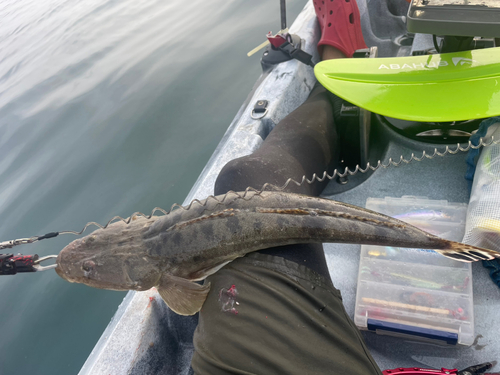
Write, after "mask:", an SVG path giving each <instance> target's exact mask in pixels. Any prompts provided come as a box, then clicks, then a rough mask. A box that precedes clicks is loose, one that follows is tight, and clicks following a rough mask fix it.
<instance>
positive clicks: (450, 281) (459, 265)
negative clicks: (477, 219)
mask: <svg viewBox="0 0 500 375" xmlns="http://www.w3.org/2000/svg"><path fill="white" fill-rule="evenodd" d="M366 208H368V209H371V210H374V211H377V212H381V213H383V214H386V215H388V216H392V217H395V218H398V219H400V220H403V221H405V222H408V223H410V224H412V225H414V226H416V227H419V228H420V229H423V230H425V231H427V232H429V233H432V234H434V235H437V236H439V237H442V238H446V239H448V240H453V241H461V240H462V238H463V235H464V231H465V218H466V214H467V204H464V203H448V202H447V201H446V200H429V199H426V198H419V197H408V196H404V197H402V198H389V197H386V198H385V199H376V198H368V200H367V202H366ZM354 321H355V323H356V325H357V326H358V328H360V329H365V330H370V331H374V332H376V333H378V334H383V335H392V336H399V337H404V338H407V339H412V340H418V341H429V342H432V343H437V344H444V345H457V344H460V345H471V344H472V343H473V340H474V309H473V301H472V268H471V265H470V263H464V262H458V261H454V260H452V259H449V258H446V257H444V256H442V255H440V254H438V253H436V252H434V251H432V250H424V249H405V248H397V247H384V246H366V245H363V246H362V247H361V259H360V265H359V274H358V288H357V293H356V308H355V312H354Z"/></svg>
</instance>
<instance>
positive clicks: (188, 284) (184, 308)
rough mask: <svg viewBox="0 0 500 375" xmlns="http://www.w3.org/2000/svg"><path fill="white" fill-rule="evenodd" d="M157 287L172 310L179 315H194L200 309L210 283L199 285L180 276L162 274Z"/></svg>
mask: <svg viewBox="0 0 500 375" xmlns="http://www.w3.org/2000/svg"><path fill="white" fill-rule="evenodd" d="M157 288H158V293H160V296H161V298H163V300H164V301H165V303H166V304H167V306H168V307H170V309H171V310H172V311H174V312H176V313H177V314H179V315H194V314H196V313H197V312H198V311H200V310H201V307H202V306H203V303H204V302H205V299H206V298H207V294H208V292H209V291H210V284H208V285H200V284H196V283H195V282H192V281H189V280H186V279H183V278H181V277H176V276H170V275H163V276H162V277H161V279H160V284H159V285H158V287H157Z"/></svg>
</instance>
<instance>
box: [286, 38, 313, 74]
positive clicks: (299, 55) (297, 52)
mask: <svg viewBox="0 0 500 375" xmlns="http://www.w3.org/2000/svg"><path fill="white" fill-rule="evenodd" d="M279 49H280V50H281V51H283V52H284V53H286V54H287V55H288V56H290V57H291V58H292V59H296V60H299V61H300V62H301V63H304V64H306V65H309V66H312V67H313V68H314V63H313V62H312V56H311V55H310V54H308V53H307V52H305V51H303V50H301V49H300V48H295V46H294V45H293V44H291V43H289V42H285V43H283V44H282V45H281V46H280V47H279Z"/></svg>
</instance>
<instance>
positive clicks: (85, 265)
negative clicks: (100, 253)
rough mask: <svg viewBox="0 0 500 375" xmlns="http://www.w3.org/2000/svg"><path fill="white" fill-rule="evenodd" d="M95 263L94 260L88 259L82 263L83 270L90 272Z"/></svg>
mask: <svg viewBox="0 0 500 375" xmlns="http://www.w3.org/2000/svg"><path fill="white" fill-rule="evenodd" d="M94 267H95V263H94V262H92V261H91V260H87V261H86V262H84V263H83V264H82V270H83V271H85V272H90V271H92V270H93V269H94Z"/></svg>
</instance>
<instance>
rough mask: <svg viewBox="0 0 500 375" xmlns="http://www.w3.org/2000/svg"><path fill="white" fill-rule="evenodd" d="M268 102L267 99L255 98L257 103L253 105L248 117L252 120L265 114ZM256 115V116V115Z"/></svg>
mask: <svg viewBox="0 0 500 375" xmlns="http://www.w3.org/2000/svg"><path fill="white" fill-rule="evenodd" d="M268 104H269V102H268V101H267V100H257V103H255V105H254V106H253V109H252V113H251V114H250V117H251V118H253V119H254V120H259V119H261V118H262V117H264V116H265V115H267V105H268ZM256 115H258V116H256Z"/></svg>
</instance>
